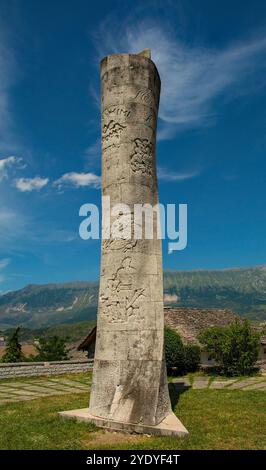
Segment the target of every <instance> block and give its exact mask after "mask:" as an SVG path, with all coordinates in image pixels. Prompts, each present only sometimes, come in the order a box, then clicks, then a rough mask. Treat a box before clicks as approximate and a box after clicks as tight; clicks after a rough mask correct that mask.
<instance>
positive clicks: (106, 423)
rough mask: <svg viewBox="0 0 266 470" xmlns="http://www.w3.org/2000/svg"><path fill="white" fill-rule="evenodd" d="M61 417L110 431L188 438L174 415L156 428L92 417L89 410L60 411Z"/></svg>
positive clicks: (170, 414)
mask: <svg viewBox="0 0 266 470" xmlns="http://www.w3.org/2000/svg"><path fill="white" fill-rule="evenodd" d="M59 415H60V416H62V417H63V418H68V419H76V420H78V421H88V422H91V423H94V424H95V425H96V426H98V427H100V428H106V429H109V430H110V431H122V432H129V433H137V434H153V435H157V436H178V437H187V436H188V431H187V429H186V428H185V426H183V424H182V423H181V421H179V419H178V418H177V417H176V415H175V414H174V413H169V414H168V415H167V416H166V418H164V419H163V421H161V422H160V423H159V424H157V425H156V426H149V425H147V424H134V423H122V422H119V421H113V420H108V419H104V418H99V417H97V416H92V415H90V414H89V409H88V408H83V409H80V410H70V411H60V412H59Z"/></svg>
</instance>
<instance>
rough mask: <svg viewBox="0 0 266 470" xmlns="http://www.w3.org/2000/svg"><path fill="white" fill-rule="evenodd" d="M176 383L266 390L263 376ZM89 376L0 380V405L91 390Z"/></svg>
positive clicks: (179, 384)
mask: <svg viewBox="0 0 266 470" xmlns="http://www.w3.org/2000/svg"><path fill="white" fill-rule="evenodd" d="M172 382H173V383H174V384H175V387H176V388H177V389H178V390H180V391H185V390H187V389H188V388H189V387H192V388H193V389H206V388H210V389H228V390H243V391H245V390H254V391H256V392H262V391H265V392H266V376H263V377H249V378H247V379H243V380H239V379H234V378H232V379H222V378H220V377H217V378H215V379H213V378H210V377H205V376H200V375H199V376H194V377H193V380H192V383H191V381H190V379H189V377H177V378H174V379H173V380H172ZM90 385H91V378H90V377H88V378H87V379H85V380H84V377H83V378H82V382H80V381H79V380H78V378H75V379H66V378H65V377H61V378H60V377H56V378H52V377H47V379H46V378H45V379H40V378H36V379H34V380H32V379H31V380H27V379H26V378H25V379H23V380H20V381H15V380H10V381H0V406H1V404H5V403H12V402H19V401H25V400H34V399H35V398H40V397H46V396H53V395H65V394H67V393H88V392H89V390H90Z"/></svg>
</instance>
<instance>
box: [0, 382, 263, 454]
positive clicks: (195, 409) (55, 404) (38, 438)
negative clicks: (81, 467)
mask: <svg viewBox="0 0 266 470" xmlns="http://www.w3.org/2000/svg"><path fill="white" fill-rule="evenodd" d="M86 406H88V396H87V394H86V393H85V394H84V393H81V394H75V395H64V396H60V397H56V396H54V397H45V398H38V399H36V400H32V401H27V402H20V403H12V404H5V405H2V406H1V408H0V449H14V450H15V449H132V450H138V449H180V450H181V449H266V435H265V429H266V415H265V410H266V393H265V392H258V391H240V390H210V389H204V390H188V391H186V392H184V393H182V394H180V395H179V397H178V401H177V404H176V406H175V412H176V414H177V415H178V417H179V418H180V419H181V421H182V422H183V423H184V425H185V426H186V427H187V429H188V430H189V432H190V437H189V438H188V439H177V438H169V437H160V438H158V437H157V438H154V437H147V436H137V435H126V434H121V433H109V432H106V431H103V430H98V429H97V428H95V426H94V425H91V424H86V423H79V422H75V421H70V420H63V419H62V418H60V417H59V416H58V415H57V412H58V411H60V410H68V409H69V410H70V409H74V408H85V407H86Z"/></svg>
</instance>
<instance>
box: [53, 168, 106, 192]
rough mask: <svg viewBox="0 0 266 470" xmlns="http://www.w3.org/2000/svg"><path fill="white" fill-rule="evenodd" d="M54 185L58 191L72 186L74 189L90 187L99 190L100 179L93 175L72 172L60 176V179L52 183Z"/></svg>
mask: <svg viewBox="0 0 266 470" xmlns="http://www.w3.org/2000/svg"><path fill="white" fill-rule="evenodd" d="M54 185H55V186H57V187H58V188H59V189H61V188H62V187H64V186H73V187H75V188H82V187H86V186H90V187H92V188H99V187H100V185H101V178H100V176H97V175H95V174H94V173H76V172H74V171H72V172H70V173H65V174H64V175H63V176H61V178H59V179H58V180H56V181H55V182H54Z"/></svg>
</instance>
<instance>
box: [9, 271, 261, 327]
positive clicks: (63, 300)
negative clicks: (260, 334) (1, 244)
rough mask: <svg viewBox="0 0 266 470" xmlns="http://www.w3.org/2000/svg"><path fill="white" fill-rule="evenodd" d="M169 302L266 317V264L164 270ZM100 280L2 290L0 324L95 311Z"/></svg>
mask: <svg viewBox="0 0 266 470" xmlns="http://www.w3.org/2000/svg"><path fill="white" fill-rule="evenodd" d="M164 291H165V303H166V304H167V305H172V306H183V307H199V308H227V309H231V310H233V311H235V312H237V313H239V314H241V315H244V316H247V317H249V318H251V319H253V320H260V321H262V320H266V266H259V267H255V268H247V269H227V270H217V271H207V270H201V271H166V272H165V274H164ZM97 300H98V283H97V282H71V283H63V284H46V285H34V284H32V285H28V286H26V287H25V288H23V289H20V290H18V291H14V292H9V293H7V294H4V295H2V296H0V329H7V328H10V327H13V326H16V325H22V326H24V327H28V328H43V327H47V326H50V325H57V324H60V323H76V322H79V321H83V320H93V319H95V317H96V309H97Z"/></svg>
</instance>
